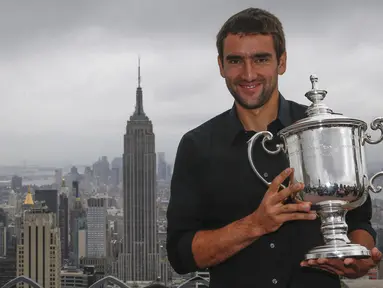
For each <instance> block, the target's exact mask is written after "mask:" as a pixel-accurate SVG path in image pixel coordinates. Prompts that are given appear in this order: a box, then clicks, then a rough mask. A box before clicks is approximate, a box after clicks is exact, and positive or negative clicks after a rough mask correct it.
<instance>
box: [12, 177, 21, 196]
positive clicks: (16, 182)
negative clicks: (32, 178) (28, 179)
mask: <svg viewBox="0 0 383 288" xmlns="http://www.w3.org/2000/svg"><path fill="white" fill-rule="evenodd" d="M22 186H23V178H21V177H20V176H17V175H15V176H13V177H12V190H14V191H17V192H20V190H21V187H22Z"/></svg>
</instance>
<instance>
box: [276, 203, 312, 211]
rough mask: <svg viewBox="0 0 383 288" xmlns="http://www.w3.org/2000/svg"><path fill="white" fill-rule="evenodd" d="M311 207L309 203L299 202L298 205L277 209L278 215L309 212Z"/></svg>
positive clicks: (286, 205)
mask: <svg viewBox="0 0 383 288" xmlns="http://www.w3.org/2000/svg"><path fill="white" fill-rule="evenodd" d="M310 209H311V205H310V203H309V202H301V203H299V204H285V205H281V206H280V207H279V208H278V212H280V213H292V212H309V211H310Z"/></svg>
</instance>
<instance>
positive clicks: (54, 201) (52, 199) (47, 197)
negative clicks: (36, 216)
mask: <svg viewBox="0 0 383 288" xmlns="http://www.w3.org/2000/svg"><path fill="white" fill-rule="evenodd" d="M35 201H39V202H42V201H44V202H45V204H46V205H47V207H48V209H49V210H50V211H51V212H52V213H53V214H54V215H55V218H56V222H57V225H58V224H59V196H58V191H57V190H56V189H43V190H40V189H37V190H35Z"/></svg>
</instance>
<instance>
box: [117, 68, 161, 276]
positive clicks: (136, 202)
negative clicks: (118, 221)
mask: <svg viewBox="0 0 383 288" xmlns="http://www.w3.org/2000/svg"><path fill="white" fill-rule="evenodd" d="M142 96H143V94H142V87H141V75H140V65H138V87H137V91H136V107H135V111H134V113H133V115H132V116H131V117H130V119H129V120H128V122H127V125H126V134H125V135H124V154H123V208H124V248H123V253H122V254H121V258H122V259H121V258H120V259H119V263H120V264H119V278H120V279H122V280H124V281H153V280H155V279H156V278H157V277H158V276H159V271H158V266H159V264H158V263H159V262H158V261H159V257H158V243H157V228H156V195H155V191H156V189H155V183H156V154H155V136H154V132H153V125H152V122H151V120H150V119H149V118H148V116H147V115H146V114H145V112H144V108H143V101H142V100H143V99H142Z"/></svg>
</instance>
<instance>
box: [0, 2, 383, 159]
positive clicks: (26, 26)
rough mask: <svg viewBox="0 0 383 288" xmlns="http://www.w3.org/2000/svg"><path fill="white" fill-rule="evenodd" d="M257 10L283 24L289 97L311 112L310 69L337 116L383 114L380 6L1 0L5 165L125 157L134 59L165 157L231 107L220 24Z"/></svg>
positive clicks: (372, 155) (0, 123)
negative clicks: (220, 59)
mask: <svg viewBox="0 0 383 288" xmlns="http://www.w3.org/2000/svg"><path fill="white" fill-rule="evenodd" d="M254 5H255V6H259V7H262V8H266V9H269V10H270V11H272V12H273V13H275V14H277V15H278V16H279V17H280V19H281V20H282V22H283V23H284V28H285V33H286V37H287V51H288V69H287V72H286V74H285V75H284V76H283V77H281V78H280V81H281V83H280V86H281V92H282V94H283V95H284V96H285V97H286V98H289V99H292V100H296V101H298V102H301V103H304V104H308V101H307V99H305V97H304V93H305V92H306V91H307V90H309V89H310V88H311V86H310V82H309V76H310V74H311V73H316V74H317V76H318V77H319V85H320V87H321V88H323V89H326V90H328V96H327V99H326V103H327V104H328V105H329V106H330V107H332V108H333V109H334V110H336V111H338V112H342V113H344V114H345V115H347V116H354V117H358V118H361V119H363V120H365V121H367V122H368V123H369V122H370V121H371V120H372V119H373V118H374V117H377V116H383V110H382V109H381V105H377V103H378V101H380V99H381V97H382V95H381V93H382V92H381V81H380V76H381V74H382V73H381V66H380V65H378V63H381V62H382V61H383V49H382V48H383V40H382V39H383V38H382V37H380V36H379V35H380V20H379V17H380V14H381V13H380V11H382V10H381V9H378V8H377V7H382V5H383V4H382V3H381V2H379V1H368V2H365V1H364V2H360V1H336V2H332V1H321V2H314V1H309V3H308V2H307V1H294V5H291V4H290V3H288V2H281V1H256V2H254V1H247V0H244V1H239V2H233V1H217V0H214V1H193V2H183V1H182V4H181V2H180V1H160V2H158V1H144V2H141V1H113V2H103V1H82V2H74V1H62V2H58V3H56V2H55V3H53V2H49V1H33V2H26V1H23V2H18V1H11V2H10V1H7V2H2V3H1V4H0V37H1V39H2V45H1V46H0V95H1V99H2V100H3V101H2V105H3V106H2V107H3V109H2V113H1V116H0V133H1V135H2V141H1V144H0V159H1V162H2V164H3V165H20V164H22V163H24V161H25V162H26V163H31V164H38V165H56V166H60V165H68V164H89V163H91V162H92V161H94V160H95V159H96V158H97V157H98V156H99V155H107V156H108V157H110V158H112V157H115V156H121V154H122V144H123V134H124V129H125V125H126V121H127V119H128V117H129V116H130V115H131V114H132V112H133V111H134V102H135V88H136V86H137V57H138V55H140V56H141V72H142V87H143V91H144V110H145V112H146V113H147V115H148V116H149V117H150V119H151V120H152V121H153V123H154V132H155V134H156V151H164V152H166V155H167V158H168V159H169V160H170V161H172V160H173V159H174V156H175V152H176V148H177V145H178V142H179V139H180V137H181V136H182V134H183V133H185V132H186V131H187V130H189V129H191V128H193V127H195V126H197V125H199V124H200V123H202V122H203V121H205V120H207V119H209V118H211V117H213V116H214V115H216V114H218V113H220V112H222V111H224V110H226V109H229V108H230V107H231V105H232V97H231V95H230V94H229V93H228V92H227V89H226V86H225V83H224V81H223V79H222V78H221V77H220V75H219V72H218V66H217V60H216V55H217V52H216V47H215V36H216V33H217V32H218V30H219V28H220V26H221V25H222V23H223V22H224V21H225V20H226V19H227V17H228V16H230V15H231V14H233V13H234V12H237V11H239V10H241V9H243V8H246V7H249V6H254ZM345 9H347V13H345ZM361 21H363V22H361ZM375 135H377V134H374V136H375ZM368 151H369V153H368V158H369V159H370V160H371V161H374V162H377V161H382V160H383V156H382V153H380V151H382V146H381V145H378V146H377V147H373V148H371V149H368Z"/></svg>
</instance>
